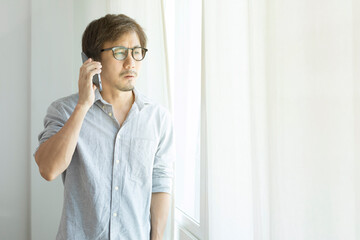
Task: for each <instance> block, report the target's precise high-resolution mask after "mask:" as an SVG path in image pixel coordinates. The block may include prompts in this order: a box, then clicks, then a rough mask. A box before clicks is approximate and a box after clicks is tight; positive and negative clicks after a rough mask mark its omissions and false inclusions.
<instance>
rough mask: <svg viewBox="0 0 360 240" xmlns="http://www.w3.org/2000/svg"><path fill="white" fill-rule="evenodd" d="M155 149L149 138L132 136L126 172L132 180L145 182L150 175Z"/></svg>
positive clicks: (153, 142)
mask: <svg viewBox="0 0 360 240" xmlns="http://www.w3.org/2000/svg"><path fill="white" fill-rule="evenodd" d="M156 149H157V146H156V143H155V141H153V140H150V139H143V138H132V139H131V142H130V152H129V162H128V174H129V175H130V178H132V179H133V180H135V181H137V182H140V183H145V182H147V181H149V180H150V178H151V176H152V169H153V163H154V157H155V151H156Z"/></svg>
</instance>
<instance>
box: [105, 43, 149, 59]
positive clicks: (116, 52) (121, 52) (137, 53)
mask: <svg viewBox="0 0 360 240" xmlns="http://www.w3.org/2000/svg"><path fill="white" fill-rule="evenodd" d="M129 49H131V56H132V57H133V59H134V60H136V61H141V60H143V59H144V58H145V54H146V52H147V51H148V50H147V49H146V48H143V47H133V48H126V47H122V46H120V47H111V48H105V49H101V50H100V51H101V52H104V51H109V50H112V52H113V56H114V58H115V59H117V60H120V61H121V60H124V59H126V57H127V56H128V53H129Z"/></svg>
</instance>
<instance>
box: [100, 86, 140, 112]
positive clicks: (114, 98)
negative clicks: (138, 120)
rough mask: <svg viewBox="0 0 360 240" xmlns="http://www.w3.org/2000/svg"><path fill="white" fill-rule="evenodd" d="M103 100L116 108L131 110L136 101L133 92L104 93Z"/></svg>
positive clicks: (116, 91)
mask: <svg viewBox="0 0 360 240" xmlns="http://www.w3.org/2000/svg"><path fill="white" fill-rule="evenodd" d="M101 96H102V98H103V99H104V100H105V101H106V102H108V103H110V104H111V105H112V106H113V107H115V108H120V109H122V108H129V107H131V106H132V104H133V103H134V100H135V96H134V93H133V91H120V90H115V91H102V92H101Z"/></svg>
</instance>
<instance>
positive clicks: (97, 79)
mask: <svg viewBox="0 0 360 240" xmlns="http://www.w3.org/2000/svg"><path fill="white" fill-rule="evenodd" d="M81 58H82V62H83V63H84V62H85V61H86V60H88V59H89V58H88V57H87V56H86V54H85V53H84V52H81ZM93 83H94V84H95V85H96V86H97V87H98V89H99V91H100V92H101V91H102V84H101V78H100V74H99V73H97V74H95V75H94V77H93Z"/></svg>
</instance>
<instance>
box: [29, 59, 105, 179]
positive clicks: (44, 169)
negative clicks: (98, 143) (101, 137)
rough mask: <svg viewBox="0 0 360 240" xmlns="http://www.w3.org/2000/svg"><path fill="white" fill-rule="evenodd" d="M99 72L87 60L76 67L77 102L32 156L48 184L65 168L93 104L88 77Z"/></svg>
mask: <svg viewBox="0 0 360 240" xmlns="http://www.w3.org/2000/svg"><path fill="white" fill-rule="evenodd" d="M100 72H101V64H100V63H99V62H95V61H93V60H92V59H88V60H87V61H86V62H84V64H83V65H82V66H81V68H80V74H79V100H78V103H77V105H76V107H75V109H74V112H73V113H72V114H71V116H70V118H69V119H68V120H67V121H66V123H65V124H64V126H63V127H62V128H61V129H60V130H59V131H58V132H57V133H56V134H54V135H53V136H52V137H50V138H49V139H48V140H46V141H45V142H43V143H42V144H41V145H40V147H39V149H38V150H37V151H36V153H35V161H36V163H37V165H38V167H39V171H40V174H41V176H42V177H43V178H45V179H46V180H48V181H51V180H53V179H55V178H56V177H57V176H58V175H60V174H61V173H62V172H63V171H65V170H66V169H67V167H68V166H69V164H70V162H71V159H72V156H73V154H74V151H75V147H76V144H77V141H78V138H79V133H80V129H81V126H82V123H83V121H84V118H85V115H86V113H87V111H88V110H89V109H90V107H91V106H92V104H93V103H94V99H95V93H94V90H95V88H96V86H95V85H94V84H93V83H92V78H93V76H94V75H95V74H96V73H100Z"/></svg>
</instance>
